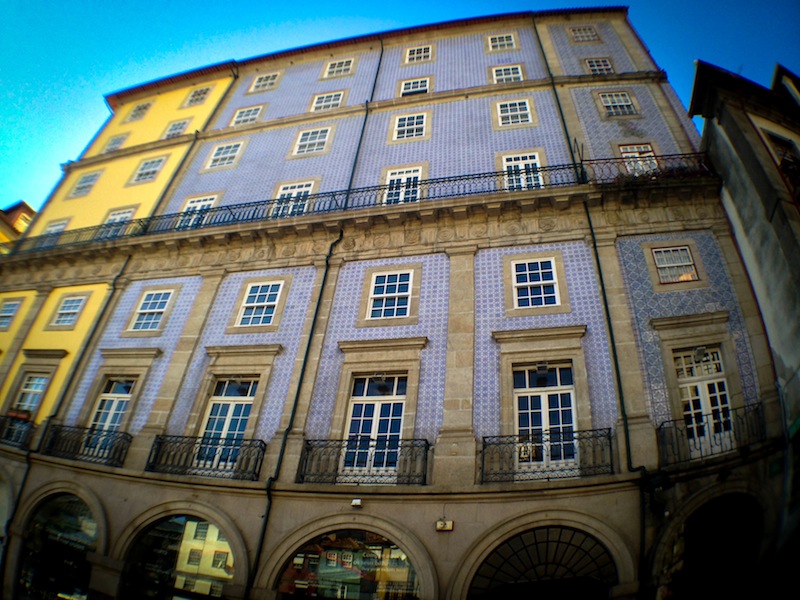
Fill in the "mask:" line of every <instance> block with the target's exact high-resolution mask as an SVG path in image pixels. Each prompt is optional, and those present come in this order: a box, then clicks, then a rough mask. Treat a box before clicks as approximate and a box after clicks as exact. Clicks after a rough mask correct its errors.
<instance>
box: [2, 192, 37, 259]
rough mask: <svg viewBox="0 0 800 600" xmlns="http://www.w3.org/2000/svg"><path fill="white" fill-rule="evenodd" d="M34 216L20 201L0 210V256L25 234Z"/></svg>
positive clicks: (33, 212) (25, 204)
mask: <svg viewBox="0 0 800 600" xmlns="http://www.w3.org/2000/svg"><path fill="white" fill-rule="evenodd" d="M35 214H36V211H35V210H33V209H32V208H31V207H30V206H29V205H28V203H27V202H24V201H22V200H20V201H19V202H15V203H14V204H12V205H11V206H9V207H8V208H6V209H2V210H0V254H5V253H6V252H8V251H9V250H10V249H11V246H12V243H13V242H14V241H16V240H17V239H19V237H20V236H21V235H22V234H23V233H25V230H26V229H27V228H28V225H30V223H31V221H32V220H33V217H34V215H35Z"/></svg>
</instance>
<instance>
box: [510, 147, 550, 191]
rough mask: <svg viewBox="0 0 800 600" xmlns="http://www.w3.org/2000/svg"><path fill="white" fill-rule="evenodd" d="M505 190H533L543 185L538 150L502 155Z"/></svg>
mask: <svg viewBox="0 0 800 600" xmlns="http://www.w3.org/2000/svg"><path fill="white" fill-rule="evenodd" d="M502 162H503V171H504V172H505V178H504V179H505V181H504V185H505V189H506V190H507V191H512V192H514V191H521V190H535V189H541V188H542V187H544V183H543V181H542V174H541V162H540V160H539V153H538V152H525V153H523V154H507V155H504V156H503V157H502Z"/></svg>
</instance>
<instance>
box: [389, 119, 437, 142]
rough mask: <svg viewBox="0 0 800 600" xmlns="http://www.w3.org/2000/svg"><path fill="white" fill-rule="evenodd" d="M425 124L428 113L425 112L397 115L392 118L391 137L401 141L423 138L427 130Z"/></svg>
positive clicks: (426, 123) (426, 124)
mask: <svg viewBox="0 0 800 600" xmlns="http://www.w3.org/2000/svg"><path fill="white" fill-rule="evenodd" d="M427 126H428V115H427V114H426V113H415V114H410V115H397V116H396V117H395V118H394V130H393V132H392V139H393V140H395V141H403V140H413V139H418V138H424V137H425V135H426V132H427Z"/></svg>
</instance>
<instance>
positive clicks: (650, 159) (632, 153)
mask: <svg viewBox="0 0 800 600" xmlns="http://www.w3.org/2000/svg"><path fill="white" fill-rule="evenodd" d="M619 154H620V156H621V157H622V158H623V159H625V169H626V170H627V171H628V173H629V174H631V175H646V174H648V173H652V172H653V171H657V170H658V162H657V161H656V155H655V152H653V147H652V146H651V145H650V144H626V145H623V146H620V147H619Z"/></svg>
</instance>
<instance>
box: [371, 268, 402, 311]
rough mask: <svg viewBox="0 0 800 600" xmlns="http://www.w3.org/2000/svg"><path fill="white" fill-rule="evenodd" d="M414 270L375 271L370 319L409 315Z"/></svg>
mask: <svg viewBox="0 0 800 600" xmlns="http://www.w3.org/2000/svg"><path fill="white" fill-rule="evenodd" d="M411 284H412V271H398V272H394V273H375V274H374V275H373V276H372V287H371V291H370V296H369V318H370V319H392V318H397V317H407V316H408V314H409V313H408V311H409V304H410V301H411Z"/></svg>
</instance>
